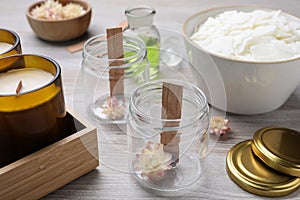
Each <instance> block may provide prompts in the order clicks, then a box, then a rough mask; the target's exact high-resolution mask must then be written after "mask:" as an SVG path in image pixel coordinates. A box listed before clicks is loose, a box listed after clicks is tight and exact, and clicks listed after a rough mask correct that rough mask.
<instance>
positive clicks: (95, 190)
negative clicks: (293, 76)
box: [0, 0, 300, 200]
mask: <svg viewBox="0 0 300 200" xmlns="http://www.w3.org/2000/svg"><path fill="white" fill-rule="evenodd" d="M33 2H35V1H34V0H22V1H20V0H1V7H0V27H1V28H8V29H12V30H14V31H15V32H17V33H18V34H19V35H20V37H21V44H22V48H23V52H24V53H35V54H41V55H47V56H49V57H51V58H53V59H55V60H56V61H57V62H58V63H59V64H60V65H61V66H62V79H63V86H64V94H65V98H66V103H67V105H68V106H69V107H72V108H73V109H74V110H75V111H77V112H81V111H82V110H84V100H83V98H82V95H81V94H82V93H83V90H84V89H83V88H81V87H80V86H81V85H80V84H78V77H79V71H80V62H81V58H82V57H81V56H82V54H81V52H76V53H73V54H71V53H69V52H67V51H66V49H65V47H66V46H68V45H71V44H75V43H76V42H80V41H82V40H86V39H87V38H89V37H91V36H93V35H96V34H98V33H105V29H106V28H108V27H112V26H115V25H116V24H118V23H119V22H120V21H122V20H124V19H125V18H126V17H125V14H124V10H125V9H126V8H127V7H129V6H134V5H141V4H146V5H150V6H153V7H155V8H156V10H157V13H156V16H155V18H154V22H155V24H156V25H157V26H158V27H159V28H166V29H168V30H172V31H177V32H178V33H181V31H182V28H181V27H182V23H183V22H184V20H185V19H186V18H188V17H189V16H190V15H192V14H193V13H196V12H198V11H200V10H203V9H207V8H212V7H216V6H226V5H241V4H242V5H246V4H251V5H262V6H264V7H270V8H275V9H281V10H284V11H286V12H289V13H291V14H294V15H296V16H298V17H300V12H299V10H300V3H299V0H272V1H270V0H248V1H244V0H226V1H224V0H176V1H175V0H151V1H140V0H130V1H124V0H101V1H99V0H89V2H90V3H91V4H92V7H93V14H92V21H91V25H90V28H89V32H88V33H87V34H86V35H85V36H83V37H82V38H80V39H77V40H75V41H69V42H62V43H49V42H45V41H42V40H40V39H38V38H37V37H36V36H35V35H34V33H33V32H32V30H31V28H30V26H29V24H28V23H27V20H26V16H25V9H26V7H27V6H28V5H29V4H31V3H33ZM74 92H75V93H74ZM82 112H84V111H82ZM80 114H81V113H80ZM83 114H84V113H83ZM227 118H229V119H230V121H231V122H230V127H231V130H232V131H231V134H229V135H227V136H225V137H222V138H220V139H219V140H218V141H217V143H215V144H213V145H212V146H213V148H212V149H211V151H210V153H209V156H208V158H207V166H206V171H205V173H204V174H203V176H202V178H201V179H200V182H199V183H198V184H197V188H196V189H193V188H188V189H187V190H186V191H185V192H186V193H185V194H182V195H180V196H177V197H174V199H231V200H237V199H251V200H256V199H266V198H263V197H258V196H256V195H252V194H250V193H247V192H245V191H244V190H242V189H241V188H239V187H238V186H237V185H236V184H234V183H233V182H232V181H231V180H230V178H229V177H228V175H227V173H226V168H225V157H226V154H227V151H228V150H229V149H230V148H231V147H232V146H233V145H234V144H236V143H238V142H240V141H242V140H245V139H251V138H252V135H253V133H254V132H255V131H256V130H257V129H259V128H262V127H265V126H271V125H277V126H284V127H288V128H294V129H297V130H300V85H298V87H297V89H296V90H295V91H294V92H293V94H292V95H291V97H290V98H289V99H288V100H287V102H286V103H285V104H284V105H283V106H282V107H281V108H279V109H278V110H276V111H273V112H270V113H267V114H262V115H256V116H240V115H233V114H227ZM123 129H124V127H116V126H108V127H103V128H101V129H99V130H98V136H99V149H100V152H99V156H100V162H101V163H102V164H101V165H100V166H99V167H98V168H97V169H96V170H93V171H92V172H90V173H88V174H86V175H84V176H82V177H81V178H79V179H77V180H75V181H73V182H71V183H69V184H67V185H66V186H64V187H62V188H61V189H59V190H57V191H55V192H52V193H50V194H49V195H47V196H46V197H44V198H43V199H72V200H74V199H89V200H90V199H165V198H168V197H165V196H162V195H158V194H155V193H153V192H150V191H148V190H145V189H143V188H142V187H141V186H140V185H139V184H138V182H137V181H135V179H134V178H133V177H132V176H131V175H130V174H129V173H126V167H127V163H128V162H127V160H126V159H125V158H124V154H125V153H124V152H123V151H120V149H126V146H127V144H126V143H125V142H126V136H125V135H124V134H123V133H122V130H123ZM112 143H113V144H114V145H112ZM280 199H292V200H296V199H297V200H299V199H300V191H299V190H298V191H296V192H294V193H293V194H291V195H289V196H287V197H283V198H280Z"/></svg>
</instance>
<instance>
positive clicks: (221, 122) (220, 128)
mask: <svg viewBox="0 0 300 200" xmlns="http://www.w3.org/2000/svg"><path fill="white" fill-rule="evenodd" d="M229 131H230V127H229V119H225V118H224V117H221V116H213V117H212V118H211V119H210V133H214V134H216V135H218V136H219V135H223V134H226V133H228V132H229Z"/></svg>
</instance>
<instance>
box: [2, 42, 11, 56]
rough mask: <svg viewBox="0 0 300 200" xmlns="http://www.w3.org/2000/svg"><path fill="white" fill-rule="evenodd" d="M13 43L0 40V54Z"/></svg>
mask: <svg viewBox="0 0 300 200" xmlns="http://www.w3.org/2000/svg"><path fill="white" fill-rule="evenodd" d="M12 46H13V45H11V44H9V43H6V42H0V54H3V53H5V52H6V51H7V50H9V49H10V48H11V47H12Z"/></svg>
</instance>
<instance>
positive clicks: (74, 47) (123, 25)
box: [66, 20, 128, 53]
mask: <svg viewBox="0 0 300 200" xmlns="http://www.w3.org/2000/svg"><path fill="white" fill-rule="evenodd" d="M127 26H128V22H127V20H123V21H121V22H120V23H119V25H118V27H121V28H122V29H123V30H124V29H125V28H126V27H127ZM99 39H102V40H105V39H106V37H102V38H99ZM85 42H86V41H85V40H84V41H81V42H78V43H76V44H72V45H69V46H67V47H66V50H67V51H68V52H70V53H75V52H77V51H81V50H82V48H83V45H84V43H85Z"/></svg>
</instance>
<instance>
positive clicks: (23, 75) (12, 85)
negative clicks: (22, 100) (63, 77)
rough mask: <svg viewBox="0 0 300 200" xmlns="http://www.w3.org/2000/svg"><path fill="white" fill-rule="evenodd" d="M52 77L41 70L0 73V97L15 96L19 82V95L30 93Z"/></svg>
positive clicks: (31, 69)
mask: <svg viewBox="0 0 300 200" xmlns="http://www.w3.org/2000/svg"><path fill="white" fill-rule="evenodd" d="M53 78H54V76H53V75H52V74H51V73H49V72H47V71H44V70H42V69H37V68H22V69H13V70H9V71H7V72H5V73H0V95H15V94H16V89H17V87H18V84H19V82H20V81H22V88H21V90H20V93H19V94H22V93H25V92H28V91H32V90H34V89H37V88H40V87H42V86H44V85H46V84H48V83H49V82H50V81H51V80H52V79H53Z"/></svg>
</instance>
